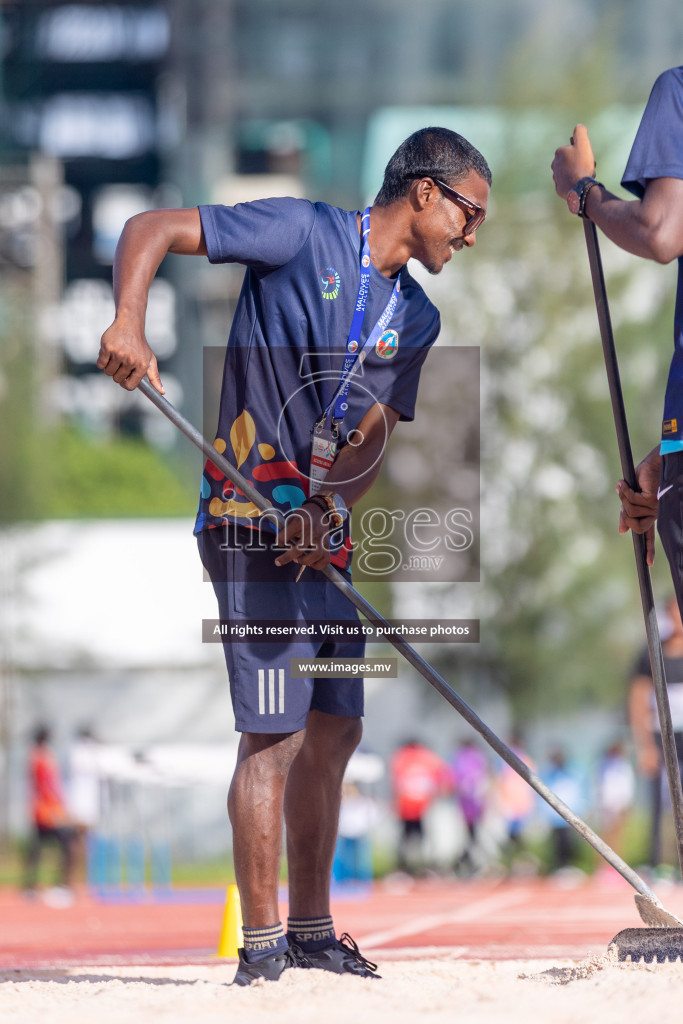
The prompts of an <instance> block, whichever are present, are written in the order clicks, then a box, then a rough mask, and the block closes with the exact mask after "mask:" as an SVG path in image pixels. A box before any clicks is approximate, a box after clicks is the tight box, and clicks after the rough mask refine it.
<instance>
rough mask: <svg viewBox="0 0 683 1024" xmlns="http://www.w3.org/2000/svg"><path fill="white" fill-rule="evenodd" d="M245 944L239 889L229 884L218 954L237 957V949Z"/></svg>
mask: <svg viewBox="0 0 683 1024" xmlns="http://www.w3.org/2000/svg"><path fill="white" fill-rule="evenodd" d="M243 945H244V936H243V935H242V907H241V904H240V894H239V889H238V888H237V886H236V885H229V886H228V891H227V898H226V901H225V913H224V914H223V927H222V928H221V937H220V939H219V940H218V949H217V951H216V956H226V957H233V958H237V950H238V949H239V948H240V947H241V946H243Z"/></svg>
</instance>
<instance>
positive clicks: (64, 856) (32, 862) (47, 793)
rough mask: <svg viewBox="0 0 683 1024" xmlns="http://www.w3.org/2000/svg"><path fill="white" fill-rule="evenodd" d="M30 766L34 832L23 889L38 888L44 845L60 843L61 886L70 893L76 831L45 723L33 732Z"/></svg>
mask: <svg viewBox="0 0 683 1024" xmlns="http://www.w3.org/2000/svg"><path fill="white" fill-rule="evenodd" d="M28 767H29V785H30V801H31V818H32V823H33V831H32V834H31V837H30V839H29V843H28V846H27V848H26V856H25V860H24V885H23V888H24V891H25V892H28V893H30V892H33V891H34V890H35V887H36V881H37V878H38V866H39V864H40V858H41V854H42V851H43V847H44V846H45V845H46V843H49V844H52V843H57V844H58V846H59V848H60V853H61V858H60V885H61V887H62V888H63V889H64V890H65V891H66V892H68V891H69V889H70V888H71V882H72V873H73V841H74V836H75V830H74V828H73V827H72V825H71V824H70V822H69V817H68V813H67V810H66V804H65V801H64V796H63V793H62V784H61V780H60V777H59V768H58V766H57V761H56V759H55V756H54V754H53V752H52V750H51V749H50V730H49V729H48V728H46V727H45V726H42V725H41V726H39V727H38V728H37V729H36V731H35V733H34V734H33V747H32V749H31V754H30V757H29V766H28Z"/></svg>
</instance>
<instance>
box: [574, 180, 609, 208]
mask: <svg viewBox="0 0 683 1024" xmlns="http://www.w3.org/2000/svg"><path fill="white" fill-rule="evenodd" d="M594 185H599V186H600V188H604V187H605V186H604V185H603V184H602V182H601V181H596V179H595V178H590V177H589V178H579V180H578V181H577V183H576V185H572V187H571V188H570V189H569V192H567V206H568V207H569V212H570V213H575V214H577V216H579V217H585V216H586V214H585V209H586V199H587V197H588V193H589V192H590V190H591V189H592V188H593V186H594Z"/></svg>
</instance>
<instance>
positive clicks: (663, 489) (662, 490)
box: [657, 484, 673, 501]
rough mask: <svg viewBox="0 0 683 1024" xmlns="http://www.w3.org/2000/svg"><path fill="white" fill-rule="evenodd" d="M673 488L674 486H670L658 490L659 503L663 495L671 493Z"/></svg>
mask: <svg viewBox="0 0 683 1024" xmlns="http://www.w3.org/2000/svg"><path fill="white" fill-rule="evenodd" d="M672 487H673V484H669V486H668V487H663V488H662V489H661V490H658V491H657V501H659V499H660V498H661V497H662V495H664V494H666V492H667V491H670V490H671V488H672Z"/></svg>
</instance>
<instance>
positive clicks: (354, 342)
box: [323, 206, 401, 430]
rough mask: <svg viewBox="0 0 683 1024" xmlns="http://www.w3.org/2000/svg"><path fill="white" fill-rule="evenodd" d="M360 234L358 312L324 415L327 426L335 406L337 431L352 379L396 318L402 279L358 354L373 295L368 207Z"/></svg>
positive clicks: (355, 315) (352, 322)
mask: <svg viewBox="0 0 683 1024" xmlns="http://www.w3.org/2000/svg"><path fill="white" fill-rule="evenodd" d="M361 231H362V234H363V251H362V253H361V258H360V283H359V285H358V298H357V299H356V308H355V309H354V311H353V319H352V321H351V330H350V331H349V340H348V341H347V343H346V356H345V357H344V365H343V366H342V370H341V377H340V380H339V386H338V388H337V391H336V392H335V394H334V397H333V398H332V400H331V401H330V403H329V405H328V406H327V408H326V409H325V412H324V415H323V420H324V421H325V422H327V418H328V416H329V412H330V409H331V408H332V406H333V405H334V417H333V426H334V427H335V428H336V429H337V430H338V429H339V424H340V423H342V422H343V420H344V416H345V415H346V410H347V409H348V407H349V404H348V402H347V397H348V393H349V388H350V387H351V378H352V377H353V374H354V372H355V370H356V369H357V368H358V366H360V364H361V363H362V362H363V360H364V359H365V356H366V355H367V353H368V351H369V349H370V348H372V347H373V345H375V344H376V343H377V339H378V338H379V336H380V335H381V333H382V331H383V330H384V328H385V327H386V326H387V324H388V323H389V321H390V320H391V318H392V316H393V315H394V311H395V309H396V305H397V303H398V297H399V293H400V291H401V275H400V273H399V276H398V277H397V278H396V284H395V285H394V290H393V291H392V293H391V298H390V299H389V301H388V303H387V304H386V307H385V309H384V312H383V313H382V315H381V316H380V318H379V320H378V321H377V323H376V324H375V326H374V327H373V329H372V330H371V331H370V334H369V335H368V337H367V340H366V342H365V344H364V345H363V348H362V349H361V350H360V352H359V351H358V346H359V344H360V336H361V331H362V329H363V320H364V318H365V308H366V306H367V304H368V294H369V292H370V243H369V241H368V237H369V235H370V207H369V206H368V208H367V210H366V211H365V212H364V214H363V216H362V217H361Z"/></svg>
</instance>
